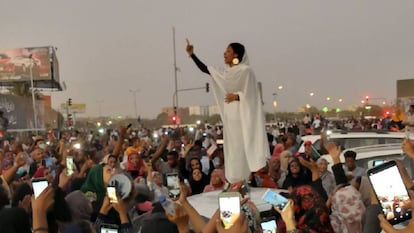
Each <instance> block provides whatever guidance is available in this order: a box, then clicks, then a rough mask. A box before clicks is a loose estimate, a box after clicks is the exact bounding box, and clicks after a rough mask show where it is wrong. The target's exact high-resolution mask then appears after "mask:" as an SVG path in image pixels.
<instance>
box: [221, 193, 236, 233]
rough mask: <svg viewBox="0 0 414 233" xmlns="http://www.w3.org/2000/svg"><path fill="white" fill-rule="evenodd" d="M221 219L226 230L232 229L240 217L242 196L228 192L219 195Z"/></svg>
mask: <svg viewBox="0 0 414 233" xmlns="http://www.w3.org/2000/svg"><path fill="white" fill-rule="evenodd" d="M219 208H220V219H221V221H222V222H223V225H224V228H225V229H228V228H230V227H231V226H232V225H233V224H234V223H235V222H236V220H237V219H238V218H239V216H240V194H239V193H238V192H226V193H220V194H219Z"/></svg>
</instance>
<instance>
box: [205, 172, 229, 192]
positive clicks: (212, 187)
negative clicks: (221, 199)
mask: <svg viewBox="0 0 414 233" xmlns="http://www.w3.org/2000/svg"><path fill="white" fill-rule="evenodd" d="M213 173H217V174H218V175H219V177H220V179H221V181H222V182H223V186H222V187H219V188H217V187H215V186H214V185H213V183H212V181H211V177H213ZM226 182H227V180H226V177H225V175H224V170H223V169H218V168H217V169H214V170H213V172H212V173H211V176H210V184H209V185H207V186H205V187H204V191H203V192H211V191H214V190H220V189H223V187H224V184H226Z"/></svg>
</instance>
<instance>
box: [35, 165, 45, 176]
mask: <svg viewBox="0 0 414 233" xmlns="http://www.w3.org/2000/svg"><path fill="white" fill-rule="evenodd" d="M42 177H45V167H39V168H38V169H37V170H36V172H35V173H34V174H33V178H42Z"/></svg>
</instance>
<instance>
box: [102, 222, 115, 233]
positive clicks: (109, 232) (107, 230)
mask: <svg viewBox="0 0 414 233" xmlns="http://www.w3.org/2000/svg"><path fill="white" fill-rule="evenodd" d="M100 233H118V226H117V225H112V224H102V225H101V231H100Z"/></svg>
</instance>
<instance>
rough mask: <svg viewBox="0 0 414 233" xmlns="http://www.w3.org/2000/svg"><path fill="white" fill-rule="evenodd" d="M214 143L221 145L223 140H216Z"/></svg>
mask: <svg viewBox="0 0 414 233" xmlns="http://www.w3.org/2000/svg"><path fill="white" fill-rule="evenodd" d="M216 143H217V145H223V144H224V139H217V140H216Z"/></svg>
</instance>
